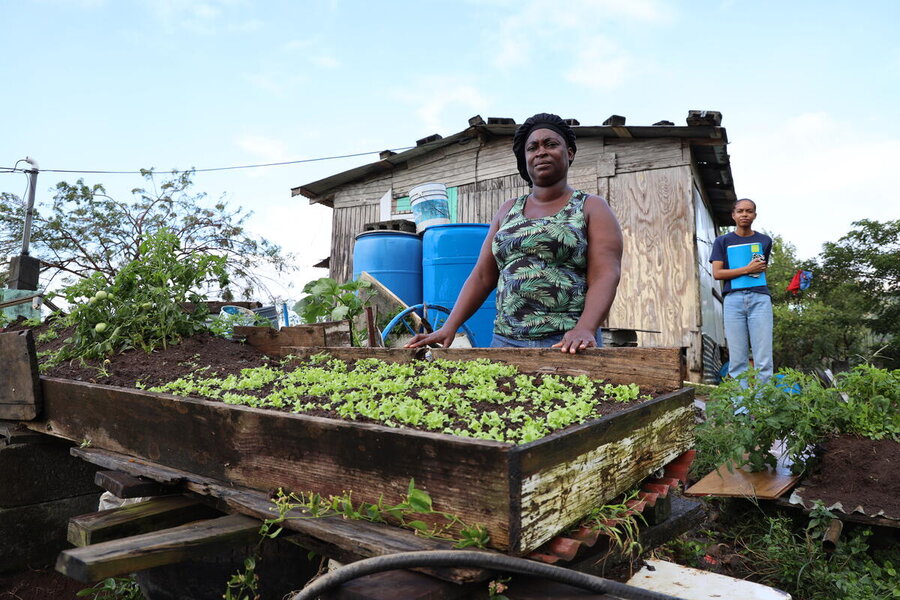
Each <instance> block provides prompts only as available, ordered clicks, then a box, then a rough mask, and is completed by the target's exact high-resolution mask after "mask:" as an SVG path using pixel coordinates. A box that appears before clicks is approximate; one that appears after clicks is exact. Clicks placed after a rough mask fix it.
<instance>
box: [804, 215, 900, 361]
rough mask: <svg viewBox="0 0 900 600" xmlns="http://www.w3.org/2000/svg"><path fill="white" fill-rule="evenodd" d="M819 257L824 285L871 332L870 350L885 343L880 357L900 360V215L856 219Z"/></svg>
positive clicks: (833, 299) (834, 302)
mask: <svg viewBox="0 0 900 600" xmlns="http://www.w3.org/2000/svg"><path fill="white" fill-rule="evenodd" d="M853 226H854V229H853V230H851V231H850V232H849V233H848V234H847V235H845V236H843V237H842V238H841V239H840V240H838V241H837V242H834V243H832V242H826V243H825V244H824V246H823V249H822V256H821V257H820V259H819V265H820V266H819V270H820V279H821V284H820V287H821V288H824V289H825V290H827V291H826V294H827V296H828V301H829V303H830V304H832V305H833V306H835V307H838V308H840V309H841V310H842V311H844V312H846V313H848V314H853V313H854V312H856V313H858V314H859V317H858V318H859V322H860V323H861V324H862V325H863V326H864V327H866V328H867V329H868V330H869V332H870V335H869V336H868V338H869V339H868V340H867V342H866V344H865V345H867V346H868V347H867V348H865V349H864V351H866V352H868V353H872V352H875V351H877V350H879V349H881V352H880V357H879V358H878V359H877V360H879V361H880V362H884V363H889V364H891V365H892V366H894V367H896V366H898V365H900V219H896V220H893V221H885V222H879V221H872V220H869V219H863V220H861V221H856V222H854V223H853Z"/></svg>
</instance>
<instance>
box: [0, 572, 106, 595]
mask: <svg viewBox="0 0 900 600" xmlns="http://www.w3.org/2000/svg"><path fill="white" fill-rule="evenodd" d="M86 587H88V586H87V585H85V584H83V583H81V582H80V581H75V580H74V579H70V578H68V577H66V576H65V575H62V574H61V573H57V572H56V571H54V570H52V569H41V570H34V571H22V572H21V573H7V574H2V575H0V600H51V599H52V600H76V598H77V596H76V595H75V594H76V593H77V592H79V591H81V590H83V589H85V588H86Z"/></svg>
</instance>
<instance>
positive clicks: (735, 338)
mask: <svg viewBox="0 0 900 600" xmlns="http://www.w3.org/2000/svg"><path fill="white" fill-rule="evenodd" d="M731 216H732V218H733V219H734V223H735V225H736V227H735V230H734V231H731V232H729V233H726V234H725V235H721V236H719V237H717V238H716V241H715V242H713V248H712V253H711V254H710V257H709V262H711V263H712V271H713V277H714V278H715V279H718V280H721V281H724V282H725V289H724V291H723V295H724V303H723V304H724V314H725V339H726V342H727V344H728V356H729V359H728V360H729V366H728V374H729V375H730V376H731V377H737V376H738V375H740V374H741V373H743V372H744V371H746V370H747V369H748V368H749V366H750V365H749V363H750V356H751V352H752V356H753V366H754V367H755V368H756V369H758V370H759V380H760V382H761V383H765V382H766V381H767V380H768V379H769V378H770V377H772V371H773V367H772V296H771V294H770V293H769V287H768V286H767V285H766V282H765V272H766V268H767V267H768V263H769V255H770V254H771V252H772V238H770V237H769V236H767V235H765V234H762V233H759V232H757V231H754V230H753V221H755V220H756V203H755V202H754V201H753V200H750V199H748V198H742V199H741V200H738V201H737V202H735V204H734V208H733V209H732V211H731ZM729 248H731V250H729ZM729 259H731V260H729Z"/></svg>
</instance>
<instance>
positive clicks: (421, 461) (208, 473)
mask: <svg viewBox="0 0 900 600" xmlns="http://www.w3.org/2000/svg"><path fill="white" fill-rule="evenodd" d="M42 382H43V392H44V416H43V418H42V419H41V420H40V421H34V422H30V425H29V427H31V428H33V429H36V430H38V431H42V432H45V433H50V434H51V435H55V436H58V437H63V438H66V439H70V440H74V441H81V440H84V439H89V440H91V444H92V446H93V447H96V448H103V449H107V450H112V451H114V452H121V453H123V454H128V455H130V456H135V457H140V458H144V459H147V460H151V461H154V462H160V463H163V464H165V465H166V466H170V467H173V468H176V469H181V470H183V471H186V472H189V473H196V474H198V475H202V476H205V477H210V478H213V479H216V480H218V481H224V482H228V483H233V484H235V485H240V486H244V487H247V488H252V489H257V490H273V489H277V488H279V487H283V488H285V489H290V490H297V491H307V490H315V491H317V492H319V493H320V494H323V495H326V496H327V495H332V494H333V495H340V494H342V493H343V492H344V491H346V490H353V492H354V498H355V499H357V500H365V501H368V502H377V501H378V500H379V497H380V496H382V495H383V496H384V499H385V501H388V502H397V501H399V500H400V499H401V498H402V497H403V496H404V495H405V494H406V490H407V487H408V485H409V481H410V479H411V478H415V480H416V485H417V487H419V488H420V489H423V490H425V491H426V492H429V493H430V494H431V495H432V497H433V498H434V502H435V508H436V509H438V510H442V511H445V512H448V513H451V514H453V515H456V516H457V517H459V518H460V519H462V520H463V521H464V522H466V523H471V524H481V525H483V526H484V527H486V528H487V529H488V531H489V532H490V535H491V539H492V544H493V545H494V547H496V548H497V549H501V550H505V549H507V547H508V543H509V533H508V527H509V521H510V516H509V511H510V500H509V483H508V480H509V473H508V463H507V460H506V455H507V452H508V451H509V449H510V448H511V447H512V445H511V444H505V443H500V442H494V441H489V440H475V439H466V438H458V437H454V436H448V435H442V434H436V433H429V432H421V431H413V430H409V429H399V428H390V427H386V426H383V425H374V424H368V423H357V422H353V421H341V420H337V419H325V418H320V417H312V416H307V415H297V414H291V413H285V412H280V411H274V410H263V409H258V408H250V407H245V406H232V405H228V404H225V403H222V402H214V401H207V400H194V399H189V398H179V397H177V396H172V395H168V394H157V393H153V392H145V391H141V390H129V389H125V388H118V387H113V386H105V385H97V384H91V383H84V382H76V381H71V380H65V379H54V378H47V377H44V378H42Z"/></svg>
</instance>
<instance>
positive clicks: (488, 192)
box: [292, 111, 736, 381]
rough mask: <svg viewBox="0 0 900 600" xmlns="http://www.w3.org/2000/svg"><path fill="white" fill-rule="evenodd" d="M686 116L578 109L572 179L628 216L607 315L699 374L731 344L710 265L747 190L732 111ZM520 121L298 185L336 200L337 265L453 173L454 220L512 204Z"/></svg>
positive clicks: (428, 141)
mask: <svg viewBox="0 0 900 600" xmlns="http://www.w3.org/2000/svg"><path fill="white" fill-rule="evenodd" d="M686 121H687V122H686V125H685V126H675V125H674V124H673V123H672V122H670V121H660V122H658V123H655V124H654V125H651V126H626V125H625V118H624V117H620V116H616V115H614V116H612V117H610V118H609V119H607V120H606V121H605V122H604V123H603V124H602V125H590V126H584V125H580V124H579V122H578V121H576V120H571V121H570V123H571V124H572V125H573V128H574V130H575V134H576V136H577V139H578V152H577V154H576V156H575V161H574V163H573V164H572V167H571V169H570V171H569V182H570V184H571V185H573V186H574V187H576V188H578V189H582V190H584V191H586V192H589V193H593V194H599V195H600V196H602V197H604V198H606V199H607V201H608V202H609V204H610V206H611V207H612V210H613V212H614V213H615V214H616V216H617V218H618V220H619V223H620V225H621V227H622V232H623V234H624V239H625V254H624V258H623V264H622V280H621V283H620V284H619V291H618V296H617V298H616V301H615V303H614V304H613V307H612V310H611V312H610V315H609V319H608V323H607V324H606V325H607V326H609V327H611V328H624V329H634V330H638V343H639V345H641V346H680V347H683V348H685V352H686V358H687V365H688V371H689V377H690V378H691V379H692V380H694V381H701V380H704V379H705V380H707V381H708V380H711V379H712V378H713V377H714V376H715V374H716V373H717V372H718V369H719V365H720V348H721V347H723V346H724V344H725V338H724V331H723V325H722V296H721V290H720V285H719V283H718V282H716V281H715V280H713V278H712V271H711V268H710V265H709V262H708V261H709V253H710V250H711V247H712V241H713V240H714V239H715V236H716V233H717V231H718V229H719V227H723V226H727V225H732V224H733V222H732V220H731V207H732V204H733V203H734V201H735V199H736V196H735V192H734V183H733V180H732V174H731V166H730V162H729V156H728V150H727V144H728V139H727V136H726V133H725V129H724V128H723V127H721V126H720V123H721V114H720V113H718V112H715V111H690V112H689V113H688V117H687V120H686ZM515 130H516V123H515V122H514V121H513V120H512V119H507V118H489V119H487V121H485V120H484V119H482V118H481V117H479V116H476V117H472V118H471V119H469V127H468V128H466V129H464V130H463V131H460V132H459V133H456V134H453V135H450V136H447V137H441V136H440V135H432V136H429V137H427V138H424V139H421V140H418V141H417V142H416V147H415V148H413V149H410V150H406V151H404V152H400V153H393V152H390V151H385V152H382V153H381V156H380V160H378V161H377V162H373V163H370V164H367V165H363V166H361V167H357V168H354V169H350V170H347V171H344V172H342V173H338V174H336V175H332V176H330V177H326V178H325V179H321V180H319V181H314V182H312V183H307V184H304V185H301V186H298V187H296V188H293V189H292V195H294V196H296V195H303V196H305V197H306V198H308V199H309V200H310V203H320V204H324V205H326V206H330V207H331V208H333V209H334V218H333V220H332V236H331V255H330V257H329V260H328V267H329V272H330V276H331V277H333V278H335V279H337V280H346V279H348V278H349V277H350V276H351V274H352V270H353V266H352V264H351V261H352V256H353V243H354V237H355V236H356V235H357V234H358V233H360V232H361V231H363V227H364V225H366V224H367V223H372V222H376V221H383V220H387V219H391V218H403V217H404V216H405V217H408V218H412V217H411V214H410V208H409V200H408V194H409V190H410V189H411V188H413V187H415V186H416V185H419V184H421V183H426V182H441V183H444V184H446V185H447V187H448V195H449V198H450V209H451V220H452V221H454V222H458V223H487V222H489V221H490V220H491V218H492V216H493V215H494V213H495V212H496V210H497V209H498V208H499V206H500V204H501V203H502V202H503V201H505V200H507V199H509V198H511V197H514V196H518V195H521V194H524V193H527V192H528V191H529V188H528V186H527V185H526V183H525V182H524V181H523V180H522V178H521V177H520V176H519V174H518V171H517V170H516V161H515V157H514V156H513V154H512V136H513V133H514V132H515Z"/></svg>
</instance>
